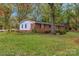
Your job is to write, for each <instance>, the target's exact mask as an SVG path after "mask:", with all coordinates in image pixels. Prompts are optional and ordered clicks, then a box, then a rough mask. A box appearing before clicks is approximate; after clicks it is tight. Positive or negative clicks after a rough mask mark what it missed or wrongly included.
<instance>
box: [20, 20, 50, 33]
mask: <svg viewBox="0 0 79 59" xmlns="http://www.w3.org/2000/svg"><path fill="white" fill-rule="evenodd" d="M25 24H26V25H27V28H25ZM22 26H23V28H22ZM19 29H20V31H24V32H32V31H33V30H34V31H36V32H41V33H44V32H50V29H51V27H50V25H49V24H41V23H35V22H34V21H24V22H22V23H20V27H19Z"/></svg>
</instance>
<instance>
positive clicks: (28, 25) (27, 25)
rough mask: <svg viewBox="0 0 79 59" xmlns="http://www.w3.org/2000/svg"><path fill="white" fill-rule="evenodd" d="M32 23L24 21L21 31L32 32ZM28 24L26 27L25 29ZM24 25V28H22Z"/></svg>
mask: <svg viewBox="0 0 79 59" xmlns="http://www.w3.org/2000/svg"><path fill="white" fill-rule="evenodd" d="M31 23H32V22H31V21H24V22H22V23H20V30H31ZM25 24H26V27H25ZM22 25H23V28H22Z"/></svg>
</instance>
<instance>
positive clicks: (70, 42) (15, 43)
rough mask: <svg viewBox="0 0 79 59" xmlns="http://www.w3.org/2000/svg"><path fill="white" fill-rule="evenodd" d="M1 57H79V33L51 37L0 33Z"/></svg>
mask: <svg viewBox="0 0 79 59" xmlns="http://www.w3.org/2000/svg"><path fill="white" fill-rule="evenodd" d="M0 55H2V56H4V55H6V56H10V55H11V56H14V55H15V56H19V55H20V56H65V55H66V56H72V55H73V56H77V55H78V56H79V33H77V32H68V33H67V34H65V35H51V34H37V33H32V34H17V33H5V32H0Z"/></svg>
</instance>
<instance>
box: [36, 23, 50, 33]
mask: <svg viewBox="0 0 79 59" xmlns="http://www.w3.org/2000/svg"><path fill="white" fill-rule="evenodd" d="M35 30H36V32H43V33H44V32H50V30H51V27H50V25H47V24H38V23H36V24H35Z"/></svg>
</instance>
